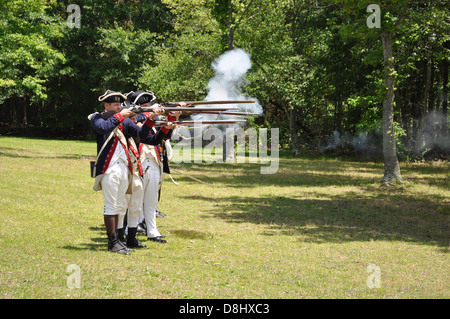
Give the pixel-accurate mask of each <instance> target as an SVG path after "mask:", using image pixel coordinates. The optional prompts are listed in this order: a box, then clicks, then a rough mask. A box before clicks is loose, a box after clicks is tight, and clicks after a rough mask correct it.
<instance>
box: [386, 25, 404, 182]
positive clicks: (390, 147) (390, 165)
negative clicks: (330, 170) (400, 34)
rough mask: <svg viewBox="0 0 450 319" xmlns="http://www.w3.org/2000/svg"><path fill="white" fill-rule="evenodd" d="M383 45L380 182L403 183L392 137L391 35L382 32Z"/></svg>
mask: <svg viewBox="0 0 450 319" xmlns="http://www.w3.org/2000/svg"><path fill="white" fill-rule="evenodd" d="M381 40H382V43H383V56H384V62H385V64H386V66H385V70H386V78H385V83H386V86H387V92H386V97H385V98H384V101H383V154H384V177H383V179H382V180H381V182H384V183H391V182H394V181H400V182H403V179H402V177H401V175H400V166H399V164H398V158H397V148H396V144H395V136H394V86H395V74H394V56H393V54H392V34H391V33H390V32H383V33H382V35H381Z"/></svg>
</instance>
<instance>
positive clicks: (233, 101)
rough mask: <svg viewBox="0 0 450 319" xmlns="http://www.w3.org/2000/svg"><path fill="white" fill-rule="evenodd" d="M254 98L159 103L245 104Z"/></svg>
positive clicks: (251, 101)
mask: <svg viewBox="0 0 450 319" xmlns="http://www.w3.org/2000/svg"><path fill="white" fill-rule="evenodd" d="M255 102H256V101H255V100H225V101H180V102H163V103H161V105H180V104H181V103H186V104H188V105H210V104H245V103H255Z"/></svg>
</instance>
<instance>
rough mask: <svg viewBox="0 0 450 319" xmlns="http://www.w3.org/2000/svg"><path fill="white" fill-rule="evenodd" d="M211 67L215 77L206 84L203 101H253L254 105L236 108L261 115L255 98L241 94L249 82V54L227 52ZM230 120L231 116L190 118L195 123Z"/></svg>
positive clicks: (202, 115) (250, 65)
mask: <svg viewBox="0 0 450 319" xmlns="http://www.w3.org/2000/svg"><path fill="white" fill-rule="evenodd" d="M211 66H212V68H213V70H214V71H215V75H214V77H212V78H211V79H210V80H209V82H208V85H207V88H208V95H207V96H206V98H205V101H223V100H244V101H248V100H255V101H256V103H249V104H238V105H236V106H237V107H239V111H240V112H251V113H257V114H262V107H261V105H260V104H259V102H258V101H257V100H256V98H252V97H249V96H247V95H245V94H244V93H242V88H243V86H244V85H248V84H249V81H248V80H247V79H246V78H245V76H246V74H247V72H248V71H249V70H250V69H251V67H252V63H251V60H250V54H249V53H247V52H246V51H244V50H242V49H234V50H231V51H227V52H225V53H224V54H222V55H221V56H220V57H219V58H217V59H216V60H215V61H214V62H213V63H212V65H211ZM212 106H220V105H212ZM224 106H226V105H224ZM228 106H230V105H228ZM233 106H234V105H233ZM202 107H204V106H202ZM230 118H233V116H229V115H220V116H218V115H209V114H208V115H206V114H198V115H193V116H192V119H193V120H197V121H200V120H211V119H230Z"/></svg>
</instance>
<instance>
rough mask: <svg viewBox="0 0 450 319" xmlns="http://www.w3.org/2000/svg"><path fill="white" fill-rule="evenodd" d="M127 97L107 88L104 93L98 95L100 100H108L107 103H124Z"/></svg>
mask: <svg viewBox="0 0 450 319" xmlns="http://www.w3.org/2000/svg"><path fill="white" fill-rule="evenodd" d="M126 99H127V97H126V96H125V95H123V94H122V93H120V92H115V91H111V90H107V91H106V92H105V93H104V94H103V95H101V96H99V97H98V100H99V101H100V102H107V103H122V102H123V101H125V100H126Z"/></svg>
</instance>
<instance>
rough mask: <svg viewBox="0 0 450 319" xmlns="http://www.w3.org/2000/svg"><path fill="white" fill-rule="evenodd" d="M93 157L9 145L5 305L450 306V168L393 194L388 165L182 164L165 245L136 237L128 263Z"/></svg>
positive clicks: (167, 197)
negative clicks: (74, 280)
mask: <svg viewBox="0 0 450 319" xmlns="http://www.w3.org/2000/svg"><path fill="white" fill-rule="evenodd" d="M95 150H96V145H95V144H94V143H93V142H83V141H61V140H42V139H25V138H14V137H0V162H1V166H0V180H1V183H0V194H1V196H0V247H1V254H0V283H1V286H0V296H1V298H205V299H207V298H239V299H241V298H275V299H288V298H289V299H291V298H449V297H450V277H449V274H450V272H449V240H450V236H449V235H450V231H449V216H450V177H449V163H445V162H435V163H430V164H424V163H415V164H402V166H401V170H402V175H403V178H404V179H405V181H406V183H404V184H401V185H393V186H383V185H381V184H380V183H379V181H380V179H381V177H382V175H383V164H382V163H367V162H366V163H359V162H352V161H344V160H338V159H331V158H306V157H292V156H289V155H284V156H282V157H281V158H280V164H279V165H280V166H279V170H278V172H277V173H276V174H273V175H261V174H260V167H261V164H249V163H244V164H229V163H213V164H207V163H202V164H188V163H179V164H174V165H173V168H174V169H175V170H176V172H175V171H174V172H173V174H172V176H173V178H174V179H175V180H176V181H177V182H178V183H179V185H178V186H176V185H175V184H173V183H172V182H171V181H170V179H169V178H168V177H166V179H165V182H164V187H163V191H162V194H161V197H162V201H161V202H160V205H159V208H160V210H161V211H162V212H164V213H166V214H167V217H165V218H158V219H157V222H158V225H159V229H160V231H161V232H162V233H163V234H165V235H166V236H167V240H168V243H167V244H165V245H161V244H157V243H153V242H147V241H146V240H145V237H144V236H143V235H139V236H140V237H139V238H140V239H141V240H142V241H143V242H144V243H145V244H147V248H146V249H144V250H139V251H136V252H134V253H132V254H131V255H130V256H124V255H119V254H113V253H110V252H108V251H107V250H106V243H107V240H106V236H105V230H104V226H103V217H102V206H103V197H102V194H101V192H94V191H93V190H92V186H93V179H92V178H90V177H89V171H90V169H89V160H90V158H91V157H93V156H95ZM186 174H188V175H190V176H192V177H195V178H197V179H200V180H201V181H203V182H199V181H196V180H193V179H191V178H189V177H188V176H187V175H186ZM69 265H76V266H77V267H79V269H80V271H81V273H80V279H81V288H72V289H71V288H69V285H68V278H70V276H71V275H72V274H73V272H71V271H68V267H69ZM374 269H375V270H374ZM69 270H70V269H69ZM374 283H375V286H374V285H373V284H374ZM378 284H379V285H378ZM378 287H379V288H378Z"/></svg>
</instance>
